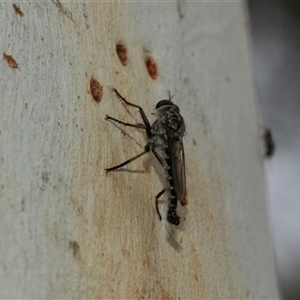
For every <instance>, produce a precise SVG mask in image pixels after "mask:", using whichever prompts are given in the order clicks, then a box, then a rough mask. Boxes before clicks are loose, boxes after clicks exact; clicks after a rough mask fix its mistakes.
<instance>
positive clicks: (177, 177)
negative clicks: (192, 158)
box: [168, 138, 186, 205]
mask: <svg viewBox="0 0 300 300" xmlns="http://www.w3.org/2000/svg"><path fill="white" fill-rule="evenodd" d="M168 142H169V149H170V154H171V168H172V177H173V183H174V189H175V192H176V195H177V197H178V200H179V201H180V202H181V204H182V205H183V204H185V196H186V180H185V160H184V149H183V143H182V139H176V138H169V139H168Z"/></svg>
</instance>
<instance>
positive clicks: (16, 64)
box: [3, 52, 19, 69]
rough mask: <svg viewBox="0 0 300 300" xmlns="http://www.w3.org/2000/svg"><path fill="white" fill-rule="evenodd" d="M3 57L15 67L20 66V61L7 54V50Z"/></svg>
mask: <svg viewBox="0 0 300 300" xmlns="http://www.w3.org/2000/svg"><path fill="white" fill-rule="evenodd" d="M3 58H4V59H5V60H6V61H7V63H8V65H9V66H10V67H12V68H14V69H17V68H18V67H19V65H18V63H17V62H16V61H15V59H14V58H13V57H12V56H11V55H7V54H6V53H5V52H3Z"/></svg>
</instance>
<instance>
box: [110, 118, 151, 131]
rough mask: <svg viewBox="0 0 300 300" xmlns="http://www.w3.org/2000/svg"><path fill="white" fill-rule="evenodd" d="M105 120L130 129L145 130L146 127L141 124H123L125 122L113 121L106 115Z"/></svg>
mask: <svg viewBox="0 0 300 300" xmlns="http://www.w3.org/2000/svg"><path fill="white" fill-rule="evenodd" d="M105 120H110V121H113V122H116V123H118V124H122V125H124V126H130V127H135V128H141V129H146V126H145V125H143V124H130V123H125V122H123V121H120V120H117V119H115V118H113V117H111V116H108V115H106V117H105Z"/></svg>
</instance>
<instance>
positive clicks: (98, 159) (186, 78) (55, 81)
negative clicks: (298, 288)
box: [0, 0, 278, 299]
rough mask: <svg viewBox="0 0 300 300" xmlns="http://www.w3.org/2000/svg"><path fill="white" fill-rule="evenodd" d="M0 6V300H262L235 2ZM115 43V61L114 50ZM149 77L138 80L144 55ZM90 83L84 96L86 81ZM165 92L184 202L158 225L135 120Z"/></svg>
mask: <svg viewBox="0 0 300 300" xmlns="http://www.w3.org/2000/svg"><path fill="white" fill-rule="evenodd" d="M12 4H13V3H10V2H5V3H3V2H2V3H0V24H1V32H0V45H1V51H2V52H5V53H6V54H7V55H12V56H13V58H14V59H15V60H16V62H17V63H18V66H19V68H18V69H14V68H12V67H11V66H9V64H8V62H7V61H6V60H5V59H2V60H1V61H0V69H1V72H0V79H1V80H0V90H1V99H0V101H1V109H0V169H1V174H0V176H1V177H0V197H1V208H0V228H1V233H0V297H1V298H52V299H53V298H82V299H83V298H85V299H87V298H89V299H92V298H106V299H116V298H119V299H121V298H122V299H125V298H127V299H134V298H139V299H141V298H151V299H155V298H157V299H162V298H163V299H196V298H197V299H200V298H203V299H204V298H205V299H212V298H223V299H224V298H227V299H229V298H230V299H232V298H236V299H237V298H239V299H245V298H254V299H266V298H277V297H278V293H277V287H276V279H275V270H274V262H273V258H272V255H271V252H270V241H269V233H268V221H267V212H266V202H265V192H264V172H263V158H262V152H261V148H260V142H261V141H260V129H259V126H258V121H257V120H258V118H257V111H256V105H255V93H254V89H253V82H252V74H251V67H250V66H251V65H250V60H249V50H248V47H249V45H248V34H249V33H248V30H249V28H248V26H247V16H246V14H245V11H244V5H243V4H242V3H238V2H234V3H232V2H226V3H221V2H218V3H215V2H214V3H212V2H211V3H209V2H202V3H191V2H181V1H177V2H175V1H174V2H169V3H166V2H162V3H158V2H153V3H150V2H144V3H136V2H127V3H109V2H106V3H100V2H99V3H96V2H86V3H82V2H78V3H70V2H60V1H58V0H56V1H51V2H46V3H39V2H32V3H30V2H27V3H24V2H20V3H19V4H18V3H17V4H18V5H19V7H20V8H21V10H22V11H23V13H24V16H23V17H22V16H20V15H18V14H16V13H15V10H14V8H13V5H12ZM119 42H121V43H122V44H123V45H124V46H125V47H126V49H127V55H128V62H127V65H126V66H123V65H122V64H121V62H120V60H119V58H118V56H117V53H116V45H117V43H119ZM147 56H151V57H152V58H153V61H154V62H155V63H156V64H157V71H158V76H157V78H156V79H152V78H151V77H150V76H149V74H148V72H147V69H146V66H145V59H146V57H147ZM91 77H93V78H94V79H95V80H97V81H99V82H100V84H101V85H102V87H103V96H102V100H101V102H99V103H97V102H95V101H94V100H93V98H92V96H91V92H90V79H91ZM111 87H116V88H117V89H118V90H119V91H120V93H121V94H122V95H123V96H124V97H126V98H127V99H128V100H129V101H131V102H133V103H136V104H138V105H141V106H142V107H143V108H144V110H145V112H146V113H147V115H148V117H149V119H150V121H151V122H152V121H153V120H154V116H153V115H151V112H152V111H153V108H154V106H155V104H156V103H157V101H158V100H160V99H163V98H166V97H167V96H168V90H170V91H171V93H174V94H175V95H176V96H175V98H174V102H175V103H176V104H177V105H179V106H180V108H181V113H182V115H183V116H184V117H185V120H186V126H187V135H186V137H185V138H184V144H185V157H186V176H187V193H188V194H187V201H188V205H186V206H184V207H181V206H180V205H179V208H178V214H179V215H180V216H181V225H180V226H179V227H178V228H174V227H173V226H170V225H169V224H168V223H167V222H166V221H165V214H166V209H167V204H168V202H167V198H166V196H164V197H163V199H162V200H163V201H161V202H160V209H161V212H162V215H163V221H161V222H160V221H159V220H158V217H157V214H156V212H155V209H154V196H155V195H156V194H157V193H158V192H159V191H160V190H161V189H162V188H163V186H164V184H165V183H164V178H165V175H164V172H163V171H162V170H161V166H160V165H159V163H158V162H157V161H156V160H155V158H154V157H153V155H150V154H149V155H147V156H144V157H143V158H140V159H139V160H137V161H135V162H133V163H132V164H130V165H128V167H127V168H126V169H127V170H128V169H129V170H133V171H135V172H130V171H123V172H114V173H113V172H112V173H109V174H106V173H105V170H104V169H105V168H106V167H110V166H113V165H115V164H117V163H120V162H123V161H124V160H125V159H127V158H130V157H132V156H133V155H135V154H138V153H139V152H141V151H142V150H143V146H144V144H145V143H146V139H145V134H144V133H143V131H142V130H138V129H130V128H129V129H126V128H122V129H124V131H125V133H127V134H129V136H128V135H126V134H123V133H122V131H121V130H120V129H119V128H118V127H117V126H115V125H114V124H111V123H109V122H106V121H105V120H104V118H105V115H106V114H109V115H111V116H114V117H116V118H120V119H122V120H124V121H126V122H133V123H135V122H137V123H140V122H141V119H140V116H139V114H138V111H137V110H135V109H134V108H132V109H130V112H131V114H132V115H130V114H129V113H128V111H127V110H126V109H125V108H124V106H123V105H122V104H121V103H120V101H119V100H118V99H117V98H116V97H115V95H114V94H113V93H112V91H111Z"/></svg>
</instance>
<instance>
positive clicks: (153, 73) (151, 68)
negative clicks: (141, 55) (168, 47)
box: [145, 56, 157, 80]
mask: <svg viewBox="0 0 300 300" xmlns="http://www.w3.org/2000/svg"><path fill="white" fill-rule="evenodd" d="M145 64H146V68H147V71H148V73H149V75H150V77H151V78H152V79H153V80H154V79H156V78H157V65H156V62H155V61H154V59H153V58H152V57H150V56H148V57H146V60H145Z"/></svg>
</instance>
